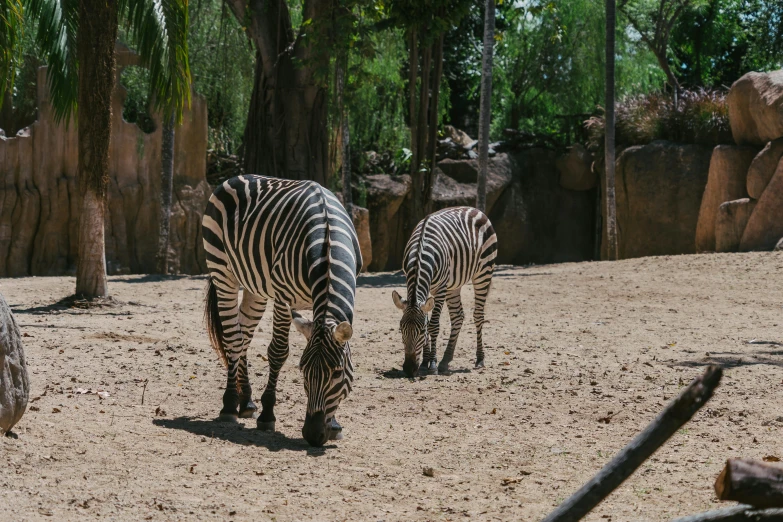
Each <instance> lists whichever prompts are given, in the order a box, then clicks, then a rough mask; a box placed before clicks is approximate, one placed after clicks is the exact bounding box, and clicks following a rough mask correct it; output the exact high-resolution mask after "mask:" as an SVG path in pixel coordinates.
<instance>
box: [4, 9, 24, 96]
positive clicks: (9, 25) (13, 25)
mask: <svg viewBox="0 0 783 522" xmlns="http://www.w3.org/2000/svg"><path fill="white" fill-rule="evenodd" d="M21 31H22V0H0V108H2V107H3V98H4V97H5V93H6V92H7V91H10V90H11V89H13V87H14V76H15V74H14V73H15V72H16V62H17V59H16V58H17V47H18V44H19V35H20V33H21Z"/></svg>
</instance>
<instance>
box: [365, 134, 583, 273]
mask: <svg viewBox="0 0 783 522" xmlns="http://www.w3.org/2000/svg"><path fill="white" fill-rule="evenodd" d="M566 154H571V152H567V153H566ZM562 157H563V155H562V154H558V153H557V152H556V151H553V150H549V149H527V150H523V151H519V152H516V153H514V154H505V153H503V154H497V155H496V156H495V157H493V158H491V159H490V164H489V165H490V169H489V174H488V179H487V214H488V215H489V218H490V220H491V221H492V224H493V226H494V228H495V231H496V233H497V235H498V262H499V263H512V264H528V263H554V262H564V261H584V260H588V259H592V258H593V252H594V243H595V206H596V201H595V198H596V192H595V189H592V188H591V189H589V190H581V191H575V190H568V189H565V188H563V187H562V186H561V184H560V181H561V170H558V168H557V166H556V163H557V162H558V159H562ZM561 163H562V161H561ZM580 168H582V166H581V165H580ZM477 172H478V166H477V162H476V160H450V159H447V160H443V161H441V162H440V163H438V166H437V168H436V172H435V184H434V186H433V190H432V198H433V208H434V209H435V210H439V209H442V208H447V207H454V206H462V205H467V206H474V205H475V201H476V178H477ZM365 181H366V183H367V207H368V208H369V211H370V236H371V238H372V253H373V262H372V264H371V265H370V270H372V271H377V270H398V269H399V268H400V267H401V266H402V255H403V251H404V249H405V244H406V243H407V241H408V237H409V234H410V231H411V230H412V229H413V227H414V225H415V223H413V222H412V220H411V219H410V215H411V211H410V210H411V209H410V204H411V201H410V190H411V180H410V177H409V176H407V175H403V176H389V175H386V174H377V175H372V176H367V178H366V180H365Z"/></svg>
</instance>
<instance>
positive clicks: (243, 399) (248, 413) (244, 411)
mask: <svg viewBox="0 0 783 522" xmlns="http://www.w3.org/2000/svg"><path fill="white" fill-rule="evenodd" d="M265 308H266V300H265V299H261V298H259V297H258V296H255V295H253V294H252V293H250V292H248V291H247V290H245V291H244V292H243V293H242V305H241V306H240V307H239V325H240V328H241V330H242V354H241V356H240V359H239V369H238V371H237V391H238V392H239V417H240V418H244V419H248V418H252V417H254V416H255V414H256V411H257V410H258V407H257V406H256V405H255V404H254V403H253V390H252V388H251V387H250V379H249V378H248V371H247V349H248V347H249V346H250V342H251V341H252V340H253V334H255V331H256V328H257V327H258V322H259V321H260V320H261V317H263V315H264V309H265Z"/></svg>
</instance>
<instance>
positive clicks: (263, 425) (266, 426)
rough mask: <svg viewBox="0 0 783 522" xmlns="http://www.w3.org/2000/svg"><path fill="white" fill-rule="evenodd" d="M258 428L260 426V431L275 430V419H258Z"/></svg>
mask: <svg viewBox="0 0 783 522" xmlns="http://www.w3.org/2000/svg"><path fill="white" fill-rule="evenodd" d="M256 428H258V429H259V430H260V431H275V421H267V422H264V421H261V420H259V421H257V422H256Z"/></svg>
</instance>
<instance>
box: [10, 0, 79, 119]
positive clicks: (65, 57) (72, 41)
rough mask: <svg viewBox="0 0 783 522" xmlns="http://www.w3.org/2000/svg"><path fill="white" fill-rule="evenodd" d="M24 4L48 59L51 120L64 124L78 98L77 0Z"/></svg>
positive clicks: (27, 0) (35, 0)
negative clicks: (52, 112)
mask: <svg viewBox="0 0 783 522" xmlns="http://www.w3.org/2000/svg"><path fill="white" fill-rule="evenodd" d="M0 1H1V0H0ZM24 3H25V6H26V10H25V15H26V16H28V17H30V18H32V19H35V20H37V21H38V30H37V32H36V35H35V41H36V43H37V44H38V46H39V47H40V49H41V50H42V51H43V53H44V54H45V55H46V56H47V58H48V59H47V65H48V68H47V71H46V83H47V85H48V87H49V93H50V100H51V104H52V109H53V110H54V119H55V121H63V120H66V121H67V120H68V119H69V118H70V116H71V115H72V114H73V113H74V111H75V109H76V102H77V101H78V99H79V68H78V61H77V55H76V37H77V35H78V31H79V0H24Z"/></svg>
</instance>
